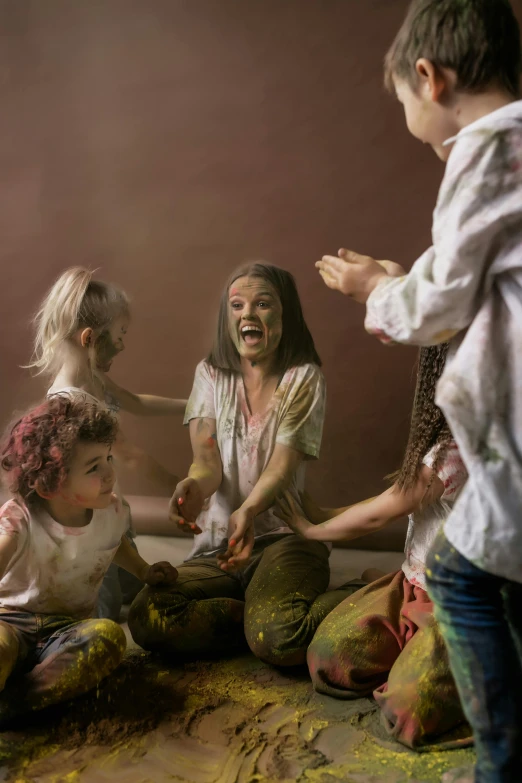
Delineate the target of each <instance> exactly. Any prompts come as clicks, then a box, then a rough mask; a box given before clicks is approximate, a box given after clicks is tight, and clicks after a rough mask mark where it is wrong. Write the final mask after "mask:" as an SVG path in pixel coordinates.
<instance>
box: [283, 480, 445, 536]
mask: <svg viewBox="0 0 522 783" xmlns="http://www.w3.org/2000/svg"><path fill="white" fill-rule="evenodd" d="M443 493H444V484H443V483H442V481H441V480H440V479H439V477H438V476H436V475H434V473H433V471H432V469H431V468H429V467H428V466H427V465H423V466H422V468H421V470H420V473H419V477H418V479H417V483H416V484H415V486H414V487H412V489H409V490H406V491H403V490H400V489H399V488H398V487H397V486H396V485H394V486H392V487H390V488H389V489H387V490H386V491H385V492H383V493H382V494H381V495H377V497H375V498H371V499H370V500H365V501H363V502H362V503H357V504H356V505H354V506H349V507H348V508H347V509H346V511H343V513H342V514H340V515H339V516H336V517H334V518H333V519H329V520H328V521H327V522H322V523H320V524H319V525H313V524H311V523H310V522H309V521H308V520H307V519H306V518H305V517H304V516H303V515H302V513H301V510H300V509H299V508H298V507H297V504H296V503H295V501H294V499H293V498H292V496H291V495H290V494H289V493H288V492H286V493H285V494H284V495H283V497H282V498H281V499H280V500H279V501H278V505H279V511H278V515H279V516H280V517H281V519H283V520H284V521H285V522H286V523H287V525H288V526H289V527H290V528H292V530H293V531H294V532H296V533H299V534H300V535H302V536H303V537H304V538H309V539H313V540H316V541H350V540H351V539H353V538H359V537H360V536H364V535H367V534H368V533H373V532H375V531H376V530H380V529H381V528H383V527H385V526H386V525H387V524H388V522H391V521H392V520H394V519H398V518H400V517H402V516H404V515H405V514H411V513H412V512H413V511H415V510H417V509H418V508H419V507H420V506H422V505H424V506H428V505H430V504H431V503H434V502H435V500H437V499H438V498H439V497H441V496H442V494H443Z"/></svg>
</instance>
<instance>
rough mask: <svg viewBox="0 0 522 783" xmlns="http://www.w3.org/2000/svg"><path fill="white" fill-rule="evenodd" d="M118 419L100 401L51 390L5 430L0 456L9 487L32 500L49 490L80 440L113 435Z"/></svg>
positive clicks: (109, 439)
mask: <svg viewBox="0 0 522 783" xmlns="http://www.w3.org/2000/svg"><path fill="white" fill-rule="evenodd" d="M117 432H118V422H117V420H116V419H115V418H114V416H112V415H111V414H110V413H109V412H108V411H107V410H106V409H105V408H104V407H103V406H101V405H97V404H96V403H93V402H89V401H87V399H86V398H85V397H81V396H79V395H77V396H74V397H68V396H66V395H61V394H55V395H53V396H52V397H49V399H47V400H46V401H45V402H43V403H42V404H41V405H39V406H38V407H37V408H34V409H33V410H30V411H29V412H28V413H26V414H24V415H23V416H22V417H21V418H20V419H18V421H17V422H16V423H15V424H14V425H13V426H11V427H9V429H8V430H7V432H6V434H5V436H4V438H3V441H2V445H1V447H0V455H1V460H2V463H1V464H2V468H3V470H5V471H6V473H7V474H8V475H7V483H8V486H9V489H10V490H11V492H13V493H14V494H15V495H18V496H20V497H21V498H22V499H23V500H24V501H25V502H33V501H36V500H37V498H38V492H41V493H42V494H43V495H49V496H51V495H53V494H54V493H55V492H57V491H58V490H59V489H60V487H61V486H62V485H63V484H64V482H65V481H66V480H67V476H68V474H69V470H70V467H71V460H72V458H73V453H74V448H75V446H76V445H77V444H78V442H82V443H103V444H105V445H107V446H110V445H111V444H112V443H113V442H114V440H115V439H116V435H117Z"/></svg>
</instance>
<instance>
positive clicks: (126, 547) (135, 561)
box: [113, 536, 178, 585]
mask: <svg viewBox="0 0 522 783" xmlns="http://www.w3.org/2000/svg"><path fill="white" fill-rule="evenodd" d="M113 563H116V565H118V566H120V567H121V568H124V569H125V571H128V572H129V573H130V574H133V575H134V576H135V577H137V578H138V579H141V581H142V582H145V584H147V585H171V584H174V582H175V581H176V579H177V578H178V572H177V570H176V569H175V568H174V566H172V565H171V564H170V563H167V562H165V561H162V562H161V563H154V564H153V565H149V564H148V563H147V561H146V560H144V559H143V558H142V557H141V555H140V554H139V552H137V551H136V549H134V547H132V546H131V545H130V543H129V540H128V538H127V537H126V536H123V538H122V539H121V543H120V545H119V547H118V549H117V550H116V554H115V555H114V559H113Z"/></svg>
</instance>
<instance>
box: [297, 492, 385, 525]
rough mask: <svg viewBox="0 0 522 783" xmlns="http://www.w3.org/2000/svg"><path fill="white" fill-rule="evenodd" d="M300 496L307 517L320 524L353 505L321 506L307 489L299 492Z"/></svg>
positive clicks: (315, 523)
mask: <svg viewBox="0 0 522 783" xmlns="http://www.w3.org/2000/svg"><path fill="white" fill-rule="evenodd" d="M299 496H300V499H301V508H302V509H303V511H304V515H305V517H306V518H307V519H308V520H309V521H310V522H312V524H314V525H320V524H321V522H327V521H328V520H329V519H332V517H338V516H339V514H342V513H343V512H344V511H346V510H347V509H349V508H351V505H350V506H341V507H340V508H321V506H318V505H317V503H316V502H315V500H314V499H313V498H312V497H311V495H310V494H309V493H308V492H307V491H306V490H305V491H304V492H301V493H299ZM372 500H373V498H372ZM352 505H353V504H352Z"/></svg>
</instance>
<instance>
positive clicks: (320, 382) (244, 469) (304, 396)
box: [185, 361, 326, 558]
mask: <svg viewBox="0 0 522 783" xmlns="http://www.w3.org/2000/svg"><path fill="white" fill-rule="evenodd" d="M325 400H326V391H325V383H324V378H323V375H322V373H321V371H320V369H319V368H318V367H317V366H316V365H314V364H305V365H302V366H301V367H292V368H290V369H289V370H287V371H286V373H285V374H284V376H283V377H282V379H281V382H280V383H279V386H278V387H277V390H276V392H275V394H274V396H273V397H272V400H271V402H270V403H269V405H268V406H267V408H266V410H265V411H263V412H262V413H256V414H254V415H252V414H251V413H250V411H249V408H248V404H247V399H246V395H245V387H244V384H243V378H242V376H241V374H240V373H236V372H227V371H223V370H218V369H215V368H214V367H212V366H211V365H210V364H208V363H207V362H206V361H203V362H200V364H199V365H198V367H197V369H196V374H195V378H194V386H193V388H192V393H191V395H190V399H189V401H188V405H187V410H186V413H185V424H188V423H189V422H190V421H191V420H192V419H199V418H207V419H215V420H216V438H217V445H218V448H219V452H220V455H221V462H222V464H223V479H222V482H221V486H220V487H219V489H218V490H217V492H215V493H214V495H212V497H211V498H210V501H209V505H208V508H206V509H204V510H203V511H202V512H201V514H200V516H199V517H198V521H197V523H198V526H199V527H200V528H201V530H202V533H201V534H199V535H197V536H196V537H195V541H194V547H193V549H192V552H191V554H190V558H193V557H196V556H199V555H203V554H210V553H213V552H216V551H218V550H220V549H224V548H226V544H227V539H228V523H229V519H230V515H231V514H232V513H233V512H234V511H236V510H237V509H238V508H239V507H240V506H241V505H242V503H243V502H244V501H245V500H246V498H248V496H249V495H250V493H251V492H252V490H253V488H254V486H255V485H256V483H257V481H258V480H259V478H260V476H261V474H262V473H263V471H264V470H265V469H266V467H267V465H268V463H269V461H270V458H271V456H272V453H273V451H274V447H275V445H276V444H282V445H284V446H289V447H290V448H292V449H295V450H296V451H299V452H301V453H302V454H303V455H304V457H305V458H306V459H316V458H317V457H318V456H319V448H320V445H321V438H322V432H323V421H324V412H325ZM305 467H306V466H305V462H304V461H303V462H301V464H300V465H299V467H298V469H297V472H296V474H295V476H294V477H293V479H292V482H291V485H290V487H289V490H290V491H291V492H292V493H293V494H294V496H295V498H296V499H297V500H298V501H299V496H298V492H300V491H302V490H303V489H304V475H305ZM291 532H292V531H291V530H290V529H289V528H288V527H286V526H285V525H284V524H283V522H282V520H281V519H279V518H278V517H277V516H276V515H275V513H274V509H273V508H270V509H268V510H267V511H264V512H263V513H261V514H258V515H257V517H256V519H255V537H256V539H257V538H260V537H262V536H267V535H274V534H281V533H291Z"/></svg>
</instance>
